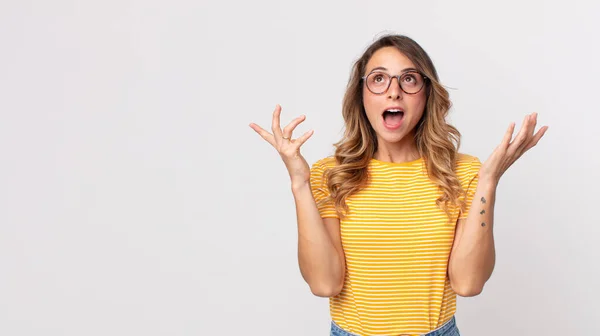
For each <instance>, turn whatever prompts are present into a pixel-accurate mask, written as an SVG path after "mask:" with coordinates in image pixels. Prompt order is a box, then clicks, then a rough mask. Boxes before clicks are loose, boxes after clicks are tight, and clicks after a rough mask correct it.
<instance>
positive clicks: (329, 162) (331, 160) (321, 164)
mask: <svg viewBox="0 0 600 336" xmlns="http://www.w3.org/2000/svg"><path fill="white" fill-rule="evenodd" d="M335 165H336V161H335V157H333V156H328V157H324V158H322V159H319V160H317V161H316V162H315V163H313V164H312V167H311V170H325V169H327V168H332V167H335Z"/></svg>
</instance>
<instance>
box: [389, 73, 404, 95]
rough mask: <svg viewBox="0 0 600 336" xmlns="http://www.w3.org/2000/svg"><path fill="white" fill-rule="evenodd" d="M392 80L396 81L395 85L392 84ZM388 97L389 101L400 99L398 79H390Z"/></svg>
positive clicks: (400, 92)
mask: <svg viewBox="0 0 600 336" xmlns="http://www.w3.org/2000/svg"><path fill="white" fill-rule="evenodd" d="M394 79H396V84H394ZM388 97H389V98H391V99H402V89H401V88H400V79H399V78H398V77H392V79H390V87H389V88H388Z"/></svg>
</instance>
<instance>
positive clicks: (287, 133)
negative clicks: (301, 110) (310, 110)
mask: <svg viewBox="0 0 600 336" xmlns="http://www.w3.org/2000/svg"><path fill="white" fill-rule="evenodd" d="M304 120H306V116H305V115H301V116H299V117H298V118H296V119H294V120H292V121H291V122H290V123H289V124H288V125H287V126H285V128H284V129H283V136H284V137H287V138H291V137H292V134H293V132H294V129H296V126H298V125H299V124H300V123H301V122H303V121H304Z"/></svg>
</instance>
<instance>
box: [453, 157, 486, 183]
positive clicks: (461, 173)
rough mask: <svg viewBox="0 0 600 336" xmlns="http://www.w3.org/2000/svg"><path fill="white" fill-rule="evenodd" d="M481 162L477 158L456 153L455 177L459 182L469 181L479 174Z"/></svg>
mask: <svg viewBox="0 0 600 336" xmlns="http://www.w3.org/2000/svg"><path fill="white" fill-rule="evenodd" d="M479 168H481V161H480V160H479V158H478V157H476V156H473V155H470V154H465V153H458V154H457V156H456V175H457V176H458V178H459V179H460V180H470V179H472V178H473V177H474V176H475V175H477V173H478V172H479Z"/></svg>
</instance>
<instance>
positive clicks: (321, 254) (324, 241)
mask: <svg viewBox="0 0 600 336" xmlns="http://www.w3.org/2000/svg"><path fill="white" fill-rule="evenodd" d="M292 192H293V194H294V199H295V203H296V216H297V222H298V263H299V266H300V273H301V274H302V277H303V278H304V280H305V281H306V282H307V283H308V285H309V286H310V288H311V291H312V292H313V293H314V294H315V295H318V296H331V295H335V292H338V291H339V290H340V289H341V288H340V285H341V284H343V278H344V263H343V260H342V259H341V257H340V254H339V251H338V250H337V249H336V247H335V245H334V243H333V242H332V239H331V237H330V235H329V233H328V231H327V228H326V227H325V225H324V223H323V219H322V218H321V215H320V213H319V210H318V209H317V205H316V202H315V200H314V198H313V195H312V192H311V190H310V185H309V184H308V183H306V184H302V185H299V186H297V185H296V186H293V187H292Z"/></svg>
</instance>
